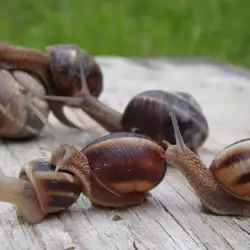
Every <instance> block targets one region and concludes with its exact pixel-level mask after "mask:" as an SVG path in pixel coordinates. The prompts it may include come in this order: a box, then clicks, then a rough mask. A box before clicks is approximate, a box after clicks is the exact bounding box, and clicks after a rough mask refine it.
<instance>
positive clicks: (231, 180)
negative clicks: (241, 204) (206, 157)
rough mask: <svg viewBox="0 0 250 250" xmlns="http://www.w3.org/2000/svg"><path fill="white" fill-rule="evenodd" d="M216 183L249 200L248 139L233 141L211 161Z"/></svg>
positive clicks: (249, 166) (249, 168)
mask: <svg viewBox="0 0 250 250" xmlns="http://www.w3.org/2000/svg"><path fill="white" fill-rule="evenodd" d="M210 170H211V171H212V173H213V176H214V179H215V180H216V181H217V183H218V184H219V185H220V186H221V187H222V188H223V189H224V190H225V191H227V192H228V193H230V194H232V195H233V196H235V197H237V198H240V199H243V200H247V201H250V139H245V140H241V141H238V142H235V143H233V144H231V145H229V146H228V147H226V148H225V149H224V150H222V151H221V152H220V153H219V154H218V155H217V156H216V157H215V159H214V160H213V161H212V163H211V165H210Z"/></svg>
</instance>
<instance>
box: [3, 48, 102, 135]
mask: <svg viewBox="0 0 250 250" xmlns="http://www.w3.org/2000/svg"><path fill="white" fill-rule="evenodd" d="M72 46H73V47H75V46H74V45H70V44H57V45H51V46H47V47H46V50H47V51H48V52H49V54H48V55H47V54H45V53H43V52H41V51H39V50H35V49H31V48H25V47H19V46H10V45H5V44H2V45H0V80H1V89H0V90H1V92H0V114H1V115H2V117H3V118H2V123H1V124H0V137H1V138H15V139H16V138H27V137H33V136H37V135H39V134H40V132H41V130H42V129H43V127H44V124H43V123H42V122H41V121H40V120H39V119H38V118H37V117H36V116H35V114H34V113H33V112H32V111H31V110H30V109H29V107H28V106H27V103H26V97H27V96H29V100H30V101H31V102H32V103H33V104H34V105H35V106H36V107H37V108H38V109H39V110H40V111H41V112H42V113H43V115H44V116H45V117H48V115H49V112H50V111H52V112H53V114H54V115H55V117H57V119H58V120H59V121H60V122H62V123H63V124H64V125H67V126H69V127H73V128H76V129H81V130H82V128H80V127H79V126H77V125H75V124H73V123H72V122H71V121H70V120H68V118H67V117H66V116H65V114H64V111H63V106H64V105H67V100H71V102H72V101H73V102H74V101H77V99H76V98H73V97H74V96H75V95H76V94H78V95H80V92H81V81H80V78H79V73H78V72H77V67H76V65H78V63H79V60H77V58H76V57H75V56H74V54H73V55H72V49H71V48H72ZM78 51H79V52H78V53H80V54H81V58H80V59H81V60H82V61H81V62H80V63H81V64H82V66H83V68H84V72H85V75H86V78H87V86H88V88H89V91H90V93H91V95H92V96H93V97H95V98H98V97H99V95H100V94H101V92H102V88H103V77H102V72H101V69H100V66H99V65H98V64H97V62H96V61H95V60H94V58H93V57H92V56H91V55H89V54H88V53H86V52H85V51H84V50H83V49H78ZM54 69H56V71H54ZM68 106H70V105H68Z"/></svg>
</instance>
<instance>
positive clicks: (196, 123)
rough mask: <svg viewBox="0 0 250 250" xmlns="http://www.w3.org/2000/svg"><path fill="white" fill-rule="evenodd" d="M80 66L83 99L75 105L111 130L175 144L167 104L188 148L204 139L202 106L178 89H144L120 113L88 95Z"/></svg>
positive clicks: (194, 147)
mask: <svg viewBox="0 0 250 250" xmlns="http://www.w3.org/2000/svg"><path fill="white" fill-rule="evenodd" d="M81 68H82V66H80V72H82V74H81V75H82V77H81V78H82V88H83V91H82V92H81V97H82V99H83V100H82V104H77V107H81V108H82V110H83V111H84V112H86V113H87V114H88V115H89V116H90V117H91V118H92V119H94V120H95V121H96V122H98V123H99V124H100V125H102V126H103V127H104V128H105V129H107V130H108V131H109V132H110V133H113V132H121V131H123V132H136V133H138V134H144V135H146V136H149V137H150V138H152V139H153V140H155V141H156V142H157V143H159V144H161V145H162V146H164V145H165V143H164V141H168V142H170V143H174V132H173V127H172V122H171V119H170V117H169V110H170V109H169V105H171V106H174V107H175V108H174V112H175V114H176V116H177V121H178V124H179V126H180V130H181V134H182V136H183V138H184V141H185V143H186V144H187V145H188V146H189V147H190V149H192V150H193V151H196V150H197V149H198V148H199V147H200V146H201V145H202V144H203V143H204V142H205V140H206V139H207V137H208V133H209V128H208V122H207V120H206V117H205V115H204V114H203V111H202V109H201V107H200V106H199V105H198V103H197V101H196V100H195V98H194V97H193V96H191V95H190V94H188V93H184V92H179V91H176V92H164V91H160V90H149V91H144V92H142V93H140V94H138V95H136V96H135V97H134V98H133V99H132V100H131V101H130V102H129V103H128V105H127V107H126V108H125V111H124V113H123V114H121V113H119V112H118V111H116V110H114V109H112V108H111V107H109V106H108V105H105V104H104V103H102V102H101V101H100V100H98V99H97V98H94V97H92V96H91V95H90V93H89V91H88V89H87V85H86V83H84V79H85V77H84V72H83V70H81ZM55 71H56V70H55Z"/></svg>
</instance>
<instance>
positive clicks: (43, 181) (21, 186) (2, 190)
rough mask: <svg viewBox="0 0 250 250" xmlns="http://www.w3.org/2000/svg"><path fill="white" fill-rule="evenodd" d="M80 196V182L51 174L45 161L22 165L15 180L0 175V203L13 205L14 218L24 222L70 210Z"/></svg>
mask: <svg viewBox="0 0 250 250" xmlns="http://www.w3.org/2000/svg"><path fill="white" fill-rule="evenodd" d="M80 194H81V183H80V181H79V180H78V178H77V177H75V176H74V175H72V174H69V173H67V172H63V171H60V172H55V166H53V165H52V164H51V163H50V162H49V159H45V158H44V159H35V160H32V161H30V162H28V163H27V164H25V165H24V166H23V167H22V168H21V170H20V173H19V178H14V177H8V176H2V175H1V176H0V201H1V202H8V203H12V204H15V205H16V207H17V209H16V213H17V215H18V216H20V217H22V218H24V219H25V220H26V221H27V222H28V223H31V224H36V223H39V222H41V221H42V220H43V219H44V217H45V216H46V215H48V214H53V213H58V212H61V211H63V210H65V209H66V208H68V207H70V206H71V205H72V204H73V203H74V202H76V201H77V199H78V198H79V196H80Z"/></svg>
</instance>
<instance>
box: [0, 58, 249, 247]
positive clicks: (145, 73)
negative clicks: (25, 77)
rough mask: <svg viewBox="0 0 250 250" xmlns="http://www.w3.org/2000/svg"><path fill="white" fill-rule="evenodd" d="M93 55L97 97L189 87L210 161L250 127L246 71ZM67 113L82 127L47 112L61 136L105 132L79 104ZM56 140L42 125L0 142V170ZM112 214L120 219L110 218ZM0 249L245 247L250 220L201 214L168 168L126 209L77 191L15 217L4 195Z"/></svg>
mask: <svg viewBox="0 0 250 250" xmlns="http://www.w3.org/2000/svg"><path fill="white" fill-rule="evenodd" d="M97 60H98V61H99V62H100V64H101V66H102V70H103V73H104V81H105V89H104V93H103V94H102V96H101V100H103V101H104V102H106V103H108V104H109V105H111V106H112V107H114V108H116V109H118V110H120V111H122V110H123V109H124V108H125V106H126V103H127V102H128V101H129V99H130V98H131V97H132V96H133V95H135V94H137V93H138V92H140V91H143V90H147V89H164V90H182V91H187V92H191V93H192V94H193V95H194V96H195V97H196V99H197V100H198V102H199V103H200V104H201V106H202V108H203V110H204V112H205V115H206V116H207V118H208V121H209V125H210V136H209V139H208V140H207V142H206V144H205V145H204V147H203V148H202V149H201V150H200V153H201V155H202V158H203V159H204V160H205V162H206V164H207V165H208V164H209V163H210V162H211V159H212V157H213V156H214V155H215V154H216V153H217V152H218V151H219V150H220V149H222V148H223V147H225V146H226V145H228V144H229V143H232V142H234V141H236V140H239V139H242V138H245V137H248V136H249V134H250V128H249V124H250V112H249V107H250V98H249V97H250V76H249V75H250V74H249V72H248V71H245V70H241V69H235V68H230V67H225V66H224V65H220V64H217V65H216V64H213V63H212V62H210V61H207V60H205V61H200V60H199V59H193V60H191V61H190V60H180V59H179V60H163V59H162V60H158V59H155V60H126V59H122V58H119V57H117V58H104V57H102V58H97ZM67 114H68V115H69V116H70V117H71V118H74V120H77V119H78V122H81V123H84V124H85V126H86V131H85V132H84V133H82V134H79V132H77V131H73V130H71V129H68V128H67V127H64V126H63V125H60V124H59V123H58V122H57V120H55V119H54V117H53V116H51V117H50V120H51V121H52V122H53V124H54V125H55V126H56V128H57V131H58V133H59V134H60V135H62V138H64V140H65V142H68V143H72V144H74V145H75V146H77V147H78V148H81V147H83V145H85V144H86V143H87V142H89V141H91V140H93V139H94V138H97V137H98V136H100V135H103V134H105V133H106V131H104V130H103V129H101V128H100V127H99V126H98V125H97V124H96V123H95V122H93V121H91V120H90V119H89V118H88V117H87V116H86V115H83V114H82V112H79V111H77V112H74V113H73V112H72V111H70V110H69V109H67ZM80 116H81V119H79V117H80ZM56 146H57V142H56V141H55V140H54V139H53V137H52V136H51V134H50V132H49V131H48V130H47V129H45V131H44V133H43V135H42V136H41V137H40V138H39V139H37V140H34V141H28V142H22V143H8V142H2V144H1V146H0V147H1V148H0V158H1V169H0V171H1V173H3V174H5V175H9V176H17V175H18V173H19V170H20V167H21V166H22V165H23V164H24V163H25V162H27V161H29V160H31V159H34V158H36V157H44V156H50V151H49V150H51V149H53V148H55V147H56ZM117 215H118V216H120V218H121V219H120V220H116V219H114V216H116V217H117ZM0 249H2V250H4V249H6V250H9V249H19V250H23V249H25V250H26V249H32V250H33V249H34V250H35V249H39V250H40V249H48V250H54V249H55V250H61V249H82V250H84V249H88V250H95V249H96V250H99V249H100V250H101V249H108V250H112V249H119V250H129V249H139V250H142V249H150V250H154V249H157V250H160V249H163V250H166V249H167V250H170V249H183V250H184V249H237V250H240V249H250V221H249V220H248V219H240V218H234V217H233V218H229V217H218V216H215V215H209V214H206V213H205V212H204V211H202V208H201V205H200V202H199V200H198V199H197V198H196V196H195V195H194V192H193V190H192V189H191V188H190V186H189V185H188V183H187V181H186V180H185V179H184V178H183V176H182V175H181V174H180V173H179V172H178V171H177V170H175V169H173V168H169V169H168V172H167V174H166V177H165V180H164V181H163V182H162V183H161V184H160V185H159V186H158V187H157V188H156V189H155V190H153V192H152V196H151V197H150V198H149V199H148V201H147V202H146V203H144V204H143V205H141V206H138V207H134V208H131V209H127V210H123V211H121V210H120V211H119V210H104V209H100V208H95V207H92V206H91V204H90V203H89V201H88V200H87V199H86V198H84V197H83V196H81V198H80V199H79V201H78V202H77V203H76V204H75V205H73V206H72V207H71V208H70V209H69V210H68V211H67V212H65V213H62V214H60V215H58V216H52V217H50V218H47V219H46V220H44V221H43V222H42V223H40V224H38V225H35V226H30V225H28V224H26V223H20V222H19V221H18V220H17V218H16V214H15V210H14V207H13V206H12V205H10V204H6V203H1V204H0Z"/></svg>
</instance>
